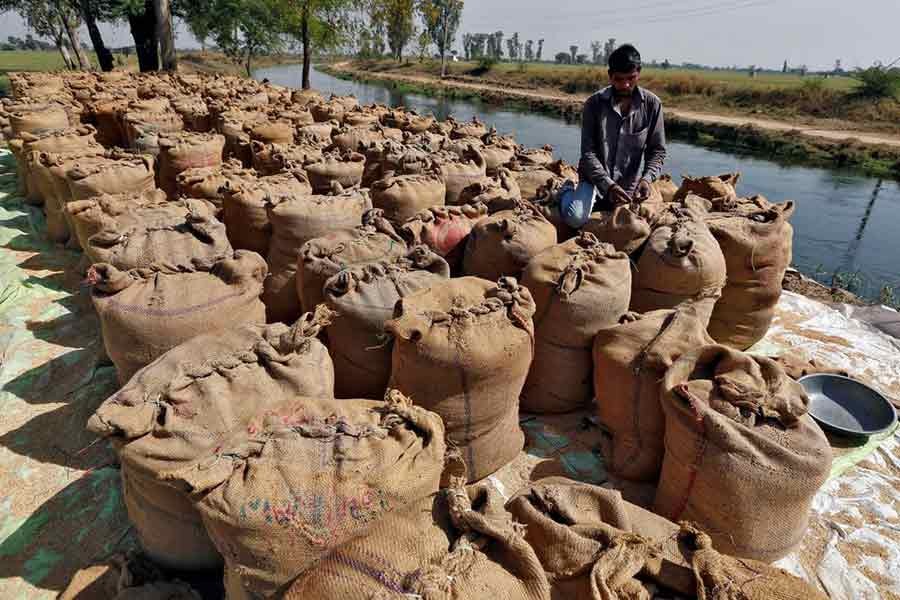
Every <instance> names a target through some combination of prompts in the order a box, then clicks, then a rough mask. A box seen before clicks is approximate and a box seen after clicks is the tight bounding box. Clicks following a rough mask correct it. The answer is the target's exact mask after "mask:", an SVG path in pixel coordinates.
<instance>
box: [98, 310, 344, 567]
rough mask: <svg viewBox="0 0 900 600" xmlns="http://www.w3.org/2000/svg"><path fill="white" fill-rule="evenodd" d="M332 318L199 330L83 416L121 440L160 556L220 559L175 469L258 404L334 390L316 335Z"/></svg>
mask: <svg viewBox="0 0 900 600" xmlns="http://www.w3.org/2000/svg"><path fill="white" fill-rule="evenodd" d="M329 319H330V315H329V314H328V313H327V310H323V311H319V312H318V313H316V314H315V315H312V314H309V315H305V316H304V317H303V318H302V319H300V320H298V321H297V323H295V324H294V325H293V326H292V327H287V326H286V325H281V324H278V325H252V324H244V325H239V326H238V325H235V326H232V327H226V328H224V329H220V330H217V331H214V332H206V333H202V334H200V335H198V336H197V337H194V338H192V339H190V340H188V341H186V342H185V343H183V344H181V345H180V346H177V347H175V348H173V349H171V350H169V351H168V352H166V353H165V354H163V355H162V356H161V357H159V358H158V359H157V360H155V361H154V362H153V363H151V364H150V365H149V366H147V367H146V368H144V369H142V370H141V371H139V372H138V373H137V374H136V375H135V376H134V377H133V378H132V379H131V381H130V382H128V384H127V385H126V386H125V387H123V388H122V389H121V390H120V391H119V392H117V393H116V394H115V395H113V396H112V397H110V398H109V399H108V400H106V401H105V402H104V403H103V404H102V405H101V406H100V407H99V408H98V409H97V412H96V414H94V415H93V416H92V417H91V419H90V420H89V421H88V429H89V430H91V431H92V432H94V433H96V434H97V435H100V436H103V437H106V438H111V439H112V440H113V442H114V444H115V446H116V447H117V448H118V451H119V457H120V460H121V464H122V471H123V473H125V474H126V475H127V477H126V482H127V483H129V485H128V488H126V489H127V492H128V493H126V496H125V499H126V508H127V509H128V512H129V517H130V519H131V521H132V523H133V524H134V526H135V529H136V531H137V533H138V538H139V539H140V541H141V545H142V546H143V547H144V549H145V550H146V552H147V553H148V554H149V555H150V556H151V557H152V558H153V559H154V560H156V561H157V562H158V563H160V564H162V565H164V566H168V567H172V568H175V569H180V570H191V569H210V568H215V567H218V566H220V565H221V564H222V557H221V555H220V554H219V552H218V551H217V550H216V549H215V547H214V546H213V545H212V543H211V541H210V539H209V536H208V534H207V533H206V530H205V528H204V527H203V524H202V522H201V520H200V514H199V513H198V512H197V510H196V509H195V508H194V506H193V503H192V501H191V499H190V497H189V492H190V491H191V488H190V486H187V485H185V484H183V483H182V482H180V481H179V480H178V478H179V475H180V473H181V472H182V471H183V470H185V469H187V470H190V469H192V468H195V467H196V465H197V461H202V460H205V459H206V458H207V457H208V456H209V455H210V453H212V452H214V451H215V449H216V448H218V447H220V446H222V445H224V444H225V443H227V442H228V441H229V440H231V439H232V436H233V435H234V433H235V432H246V431H247V427H248V426H250V423H251V418H252V417H253V416H254V415H256V414H258V413H259V412H261V411H265V410H268V409H271V408H273V407H274V406H276V405H277V404H279V403H280V402H283V401H285V400H288V399H293V398H296V397H298V396H306V395H314V396H316V397H322V398H328V397H331V396H332V395H333V391H334V370H333V368H332V366H331V359H330V358H329V356H328V350H327V349H326V348H325V346H324V345H322V343H321V342H320V341H319V340H318V339H316V338H317V336H318V335H319V332H320V330H321V328H322V327H324V326H325V325H327V324H328V322H329ZM201 464H202V463H201ZM132 484H134V485H132Z"/></svg>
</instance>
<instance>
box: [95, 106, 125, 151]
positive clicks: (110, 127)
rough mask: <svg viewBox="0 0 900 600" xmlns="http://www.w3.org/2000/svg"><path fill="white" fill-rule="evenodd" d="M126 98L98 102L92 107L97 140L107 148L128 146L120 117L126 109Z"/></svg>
mask: <svg viewBox="0 0 900 600" xmlns="http://www.w3.org/2000/svg"><path fill="white" fill-rule="evenodd" d="M128 103H129V99H128V98H115V99H111V100H105V101H101V102H98V103H96V104H95V105H94V107H93V115H94V123H95V124H96V125H97V140H98V141H100V143H101V144H103V145H104V146H107V147H109V148H111V147H113V146H120V147H124V146H126V145H127V144H128V142H127V140H126V138H125V124H124V123H123V122H122V119H121V115H123V114H124V112H125V111H126V110H127V108H128Z"/></svg>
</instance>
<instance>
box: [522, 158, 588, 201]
mask: <svg viewBox="0 0 900 600" xmlns="http://www.w3.org/2000/svg"><path fill="white" fill-rule="evenodd" d="M510 171H512V174H513V177H515V179H516V183H517V184H518V185H519V189H520V191H521V192H522V198H524V199H525V200H533V199H534V198H535V197H536V196H537V193H538V190H539V189H541V188H542V187H544V186H546V185H547V184H548V183H549V182H551V181H554V180H560V181H566V180H573V181H577V180H578V172H577V171H575V169H573V168H572V167H571V166H569V165H567V164H565V163H564V162H562V161H557V162H555V163H551V164H542V165H523V164H520V163H517V162H514V163H513V165H512V166H511V167H510Z"/></svg>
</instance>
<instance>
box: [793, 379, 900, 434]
mask: <svg viewBox="0 0 900 600" xmlns="http://www.w3.org/2000/svg"><path fill="white" fill-rule="evenodd" d="M800 385H802V386H803V389H805V390H806V393H807V395H808V396H809V400H810V402H809V414H810V415H811V416H812V418H813V419H815V420H816V421H818V423H819V424H820V425H821V426H822V427H823V428H824V429H827V430H830V431H832V432H834V433H838V434H842V435H852V436H864V435H865V436H868V435H877V434H879V433H883V432H885V431H887V430H888V429H890V428H891V427H892V426H893V425H894V422H895V421H896V420H897V411H896V410H895V409H894V405H893V404H891V403H890V402H889V401H888V400H887V399H886V398H885V397H884V396H882V395H881V394H879V393H878V392H876V391H875V390H873V389H872V388H870V387H869V386H867V385H864V384H862V383H860V382H858V381H856V380H854V379H850V378H849V377H841V376H840V375H824V374H820V375H807V376H806V377H804V378H802V379H800Z"/></svg>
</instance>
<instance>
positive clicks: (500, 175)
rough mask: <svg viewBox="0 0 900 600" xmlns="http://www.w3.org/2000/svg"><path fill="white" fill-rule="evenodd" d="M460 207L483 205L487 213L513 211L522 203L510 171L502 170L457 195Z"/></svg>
mask: <svg viewBox="0 0 900 600" xmlns="http://www.w3.org/2000/svg"><path fill="white" fill-rule="evenodd" d="M458 202H459V203H460V205H463V204H471V205H472V206H475V205H478V204H484V205H485V206H486V207H487V209H488V213H490V214H494V213H497V212H500V211H502V210H513V209H514V208H516V207H517V206H519V204H521V203H522V190H520V189H519V184H518V183H516V179H515V177H513V174H512V171H510V170H509V169H506V168H503V169H500V170H499V171H498V172H497V175H495V176H494V177H491V178H487V177H485V178H483V179H479V180H478V181H475V182H474V183H471V184H469V185H468V186H466V187H465V188H464V189H463V191H462V192H460V194H459V200H458Z"/></svg>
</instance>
